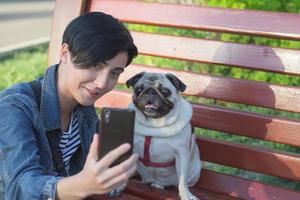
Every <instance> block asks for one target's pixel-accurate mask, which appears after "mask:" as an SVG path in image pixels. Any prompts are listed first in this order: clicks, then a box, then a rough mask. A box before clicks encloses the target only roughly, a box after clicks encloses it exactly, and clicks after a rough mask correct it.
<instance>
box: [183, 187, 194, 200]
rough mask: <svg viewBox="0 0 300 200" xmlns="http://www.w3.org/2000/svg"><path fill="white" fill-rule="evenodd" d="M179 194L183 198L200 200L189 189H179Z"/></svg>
mask: <svg viewBox="0 0 300 200" xmlns="http://www.w3.org/2000/svg"><path fill="white" fill-rule="evenodd" d="M179 196H180V198H181V200H199V199H198V198H197V197H196V196H194V195H193V194H192V193H191V192H190V191H189V190H188V189H182V190H179Z"/></svg>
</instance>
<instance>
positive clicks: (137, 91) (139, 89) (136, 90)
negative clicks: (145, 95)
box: [135, 87, 143, 94]
mask: <svg viewBox="0 0 300 200" xmlns="http://www.w3.org/2000/svg"><path fill="white" fill-rule="evenodd" d="M142 91H143V88H141V87H138V88H136V89H135V93H136V94H139V93H141V92H142Z"/></svg>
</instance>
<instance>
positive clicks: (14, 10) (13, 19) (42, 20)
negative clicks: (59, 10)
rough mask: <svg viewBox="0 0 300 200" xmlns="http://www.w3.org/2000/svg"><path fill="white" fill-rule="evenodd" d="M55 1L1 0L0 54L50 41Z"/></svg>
mask: <svg viewBox="0 0 300 200" xmlns="http://www.w3.org/2000/svg"><path fill="white" fill-rule="evenodd" d="M54 3H55V1H54V0H23V1H22V0H1V1H0V38H1V39H0V53H1V52H2V51H6V50H10V49H14V48H18V47H22V46H23V47H24V46H26V45H30V44H31V43H32V44H34V43H39V42H43V41H47V40H49V36H50V30H51V18H52V15H53V10H54Z"/></svg>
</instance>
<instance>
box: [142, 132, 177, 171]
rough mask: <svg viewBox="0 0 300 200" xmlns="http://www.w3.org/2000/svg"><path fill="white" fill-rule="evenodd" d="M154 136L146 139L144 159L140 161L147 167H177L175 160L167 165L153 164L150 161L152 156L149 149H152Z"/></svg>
mask: <svg viewBox="0 0 300 200" xmlns="http://www.w3.org/2000/svg"><path fill="white" fill-rule="evenodd" d="M151 140H152V136H146V137H145V142H144V158H142V157H139V161H140V162H141V163H143V165H145V166H146V167H160V168H166V167H171V166H174V165H175V159H174V160H172V161H170V162H166V163H156V162H151V161H150V155H149V149H150V144H151Z"/></svg>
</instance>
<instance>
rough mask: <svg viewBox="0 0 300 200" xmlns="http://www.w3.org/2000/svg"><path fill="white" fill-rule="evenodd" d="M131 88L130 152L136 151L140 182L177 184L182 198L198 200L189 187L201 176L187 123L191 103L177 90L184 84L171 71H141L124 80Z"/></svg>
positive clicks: (190, 129) (190, 112) (162, 184)
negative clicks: (132, 110) (131, 125)
mask: <svg viewBox="0 0 300 200" xmlns="http://www.w3.org/2000/svg"><path fill="white" fill-rule="evenodd" d="M126 85H127V87H130V86H132V87H133V96H132V103H131V104H129V108H131V109H134V110H135V111H136V119H135V133H134V145H133V151H134V152H135V153H138V154H139V162H138V164H137V171H138V173H139V174H140V176H141V178H142V181H143V182H145V183H149V184H150V185H151V186H154V187H158V188H164V187H165V186H176V187H178V190H179V196H180V197H181V199H182V200H197V199H198V198H197V197H195V196H194V195H193V194H192V193H191V192H190V190H189V187H190V186H193V185H195V184H196V182H197V180H198V179H199V177H200V170H201V161H200V155H199V149H198V146H197V144H196V140H195V139H196V137H195V134H194V133H193V128H192V126H191V124H190V120H191V117H192V113H193V110H192V106H191V104H190V103H188V101H186V100H185V99H184V98H183V97H182V96H181V95H180V94H179V92H183V91H184V90H185V89H186V85H185V84H184V83H183V82H181V81H180V80H179V79H178V78H177V77H176V76H174V75H173V74H169V73H168V74H161V73H147V72H141V73H138V74H136V75H135V76H133V77H132V78H130V79H129V80H128V81H127V82H126Z"/></svg>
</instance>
